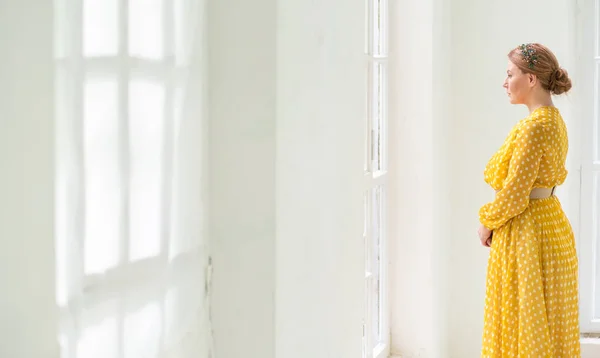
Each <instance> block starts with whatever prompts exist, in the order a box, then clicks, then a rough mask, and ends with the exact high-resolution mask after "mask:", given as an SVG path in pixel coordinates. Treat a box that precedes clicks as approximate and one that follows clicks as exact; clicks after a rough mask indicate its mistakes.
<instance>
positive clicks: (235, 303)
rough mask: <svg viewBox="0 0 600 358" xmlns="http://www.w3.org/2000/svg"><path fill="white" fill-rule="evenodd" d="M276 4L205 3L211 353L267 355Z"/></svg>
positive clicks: (263, 0)
mask: <svg viewBox="0 0 600 358" xmlns="http://www.w3.org/2000/svg"><path fill="white" fill-rule="evenodd" d="M275 5H276V1H275V0H259V1H247V0H225V1H210V2H209V46H210V52H209V56H210V61H209V69H210V74H209V76H210V78H209V85H210V90H209V97H210V138H209V141H210V150H209V152H210V163H209V167H210V194H211V196H210V209H209V215H210V222H211V227H212V228H211V246H212V256H213V263H214V280H213V291H212V299H213V301H212V302H213V303H212V323H213V330H214V336H215V355H216V357H224V358H225V357H264V358H273V357H274V349H275V343H274V335H275V331H274V324H275V322H274V320H275V318H274V313H275V303H274V299H275V127H276V122H275V110H276V109H275V108H276V97H275V91H276V89H275V76H276V52H275V37H276V34H275V31H276V24H275V20H276V19H275V11H276V6H275Z"/></svg>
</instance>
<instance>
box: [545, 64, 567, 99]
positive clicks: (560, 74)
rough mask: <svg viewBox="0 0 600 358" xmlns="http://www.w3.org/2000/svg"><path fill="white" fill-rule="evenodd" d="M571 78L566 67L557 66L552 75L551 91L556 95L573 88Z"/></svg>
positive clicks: (549, 84) (549, 85)
mask: <svg viewBox="0 0 600 358" xmlns="http://www.w3.org/2000/svg"><path fill="white" fill-rule="evenodd" d="M571 86H572V84H571V79H570V78H569V74H568V73H567V71H566V70H565V69H564V68H560V67H559V68H557V69H556V70H554V71H553V72H552V74H551V75H550V81H549V83H548V87H549V90H550V92H552V93H553V94H555V95H559V94H563V93H566V92H568V91H569V90H570V89H571Z"/></svg>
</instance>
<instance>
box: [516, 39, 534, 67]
mask: <svg viewBox="0 0 600 358" xmlns="http://www.w3.org/2000/svg"><path fill="white" fill-rule="evenodd" d="M519 48H520V49H521V56H523V59H524V60H525V61H526V62H527V67H529V68H533V66H534V65H535V64H536V63H537V62H538V57H537V55H536V54H535V49H534V48H533V47H532V46H531V44H523V45H521V46H519Z"/></svg>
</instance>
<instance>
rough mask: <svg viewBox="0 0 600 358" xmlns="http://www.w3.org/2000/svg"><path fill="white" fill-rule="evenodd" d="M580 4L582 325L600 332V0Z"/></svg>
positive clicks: (587, 330) (584, 329) (582, 0)
mask: <svg viewBox="0 0 600 358" xmlns="http://www.w3.org/2000/svg"><path fill="white" fill-rule="evenodd" d="M577 6H578V7H579V8H580V9H581V10H583V11H578V14H579V15H578V16H581V17H582V19H581V20H582V21H578V23H579V26H581V27H578V28H577V31H578V32H581V35H582V36H578V37H577V38H578V40H577V41H581V42H578V43H577V48H578V49H577V50H578V51H577V52H578V53H579V56H578V65H579V68H580V69H581V71H580V73H579V76H578V80H579V81H578V82H579V86H578V87H580V88H581V90H580V96H581V97H580V98H581V106H580V107H581V113H580V114H581V116H580V122H579V123H581V128H580V129H581V141H580V143H581V154H580V160H581V162H580V163H579V165H578V169H579V174H580V178H579V194H580V195H579V198H578V199H579V211H578V213H577V215H578V217H577V221H576V222H575V223H574V225H573V226H574V227H575V229H576V232H578V235H577V236H578V237H577V238H576V240H577V246H578V255H579V281H580V284H579V287H580V327H581V331H582V333H596V334H597V333H600V312H595V311H596V309H595V308H594V305H595V303H594V301H595V300H597V297H598V295H600V292H597V290H598V287H597V284H596V282H597V281H598V278H597V276H598V273H599V272H598V269H599V268H600V260H599V258H600V257H598V256H599V255H598V254H600V251H599V249H600V247H599V246H598V238H599V236H598V233H597V232H595V231H596V230H597V228H598V226H597V225H598V224H596V223H595V222H594V216H595V214H594V210H596V213H598V210H599V209H600V200H597V201H596V202H594V199H593V198H594V195H595V194H596V195H597V194H598V190H600V187H596V188H594V182H593V181H594V175H600V161H596V160H595V158H594V156H595V153H598V154H597V155H598V159H600V151H599V149H600V147H599V144H600V99H599V96H600V46H599V42H600V32H599V31H600V0H579V1H578V2H577ZM590 43H594V46H589V44H590ZM589 74H594V75H593V76H590V75H589ZM578 114H579V113H578ZM573 143H577V142H576V141H573ZM595 173H596V174H595ZM599 179H600V177H599ZM595 208H596V209H595ZM594 226H596V228H595V227H594ZM577 229H578V230H577ZM595 316H596V317H595Z"/></svg>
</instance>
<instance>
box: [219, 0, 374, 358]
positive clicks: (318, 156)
mask: <svg viewBox="0 0 600 358" xmlns="http://www.w3.org/2000/svg"><path fill="white" fill-rule="evenodd" d="M209 14H210V19H211V22H210V27H209V34H210V35H209V36H210V44H211V47H210V59H211V60H210V115H211V126H210V127H211V128H210V152H211V154H210V157H211V159H210V165H211V174H210V175H211V193H212V195H211V204H210V205H211V206H210V212H211V223H212V225H213V228H212V231H211V234H212V240H213V242H212V248H213V258H214V286H213V287H214V290H213V295H212V298H213V306H212V322H213V325H214V336H215V355H216V356H217V357H224V358H228V357H238V356H239V357H261V358H269V357H286V358H295V357H298V358H300V357H301V358H305V357H313V358H319V357H347V358H352V357H359V356H360V354H361V336H362V315H363V312H362V300H363V286H364V264H363V261H362V260H363V256H362V248H363V246H362V205H363V203H362V198H363V194H362V179H363V158H364V154H363V146H362V141H363V139H364V124H365V122H364V121H365V112H366V110H365V108H364V104H365V101H364V99H365V96H366V93H365V92H364V91H365V83H364V78H365V75H366V69H367V67H366V62H365V61H366V57H365V56H364V55H363V54H362V50H363V48H364V46H363V43H362V40H363V38H364V33H363V31H364V26H363V21H364V4H361V3H360V2H356V3H354V4H349V3H347V2H345V1H341V0H327V1H319V2H308V1H303V2H298V1H289V0H278V1H275V0H261V1H258V2H256V1H254V2H248V1H242V0H229V1H220V2H211V4H210V7H209Z"/></svg>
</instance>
